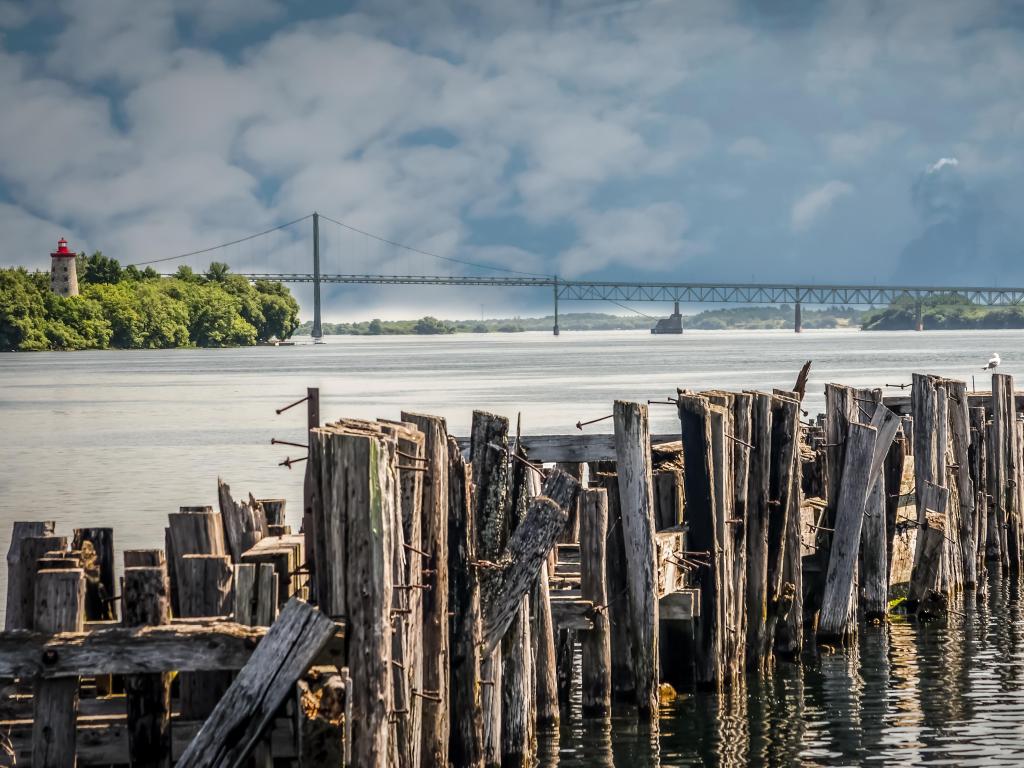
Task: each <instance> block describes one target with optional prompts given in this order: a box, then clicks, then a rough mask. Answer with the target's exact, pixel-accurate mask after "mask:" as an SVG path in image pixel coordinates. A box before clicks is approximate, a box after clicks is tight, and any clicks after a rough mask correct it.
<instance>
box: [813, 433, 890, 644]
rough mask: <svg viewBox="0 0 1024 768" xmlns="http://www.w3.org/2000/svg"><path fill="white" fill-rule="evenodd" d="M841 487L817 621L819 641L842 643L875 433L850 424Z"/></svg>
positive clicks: (844, 635) (846, 625)
mask: <svg viewBox="0 0 1024 768" xmlns="http://www.w3.org/2000/svg"><path fill="white" fill-rule="evenodd" d="M847 435H848V436H847V440H846V452H845V454H846V455H845V459H844V461H845V463H844V466H843V475H842V478H843V479H842V486H840V492H839V500H838V503H837V505H836V520H835V532H834V533H833V534H832V549H831V552H830V554H829V559H828V573H827V575H826V578H825V592H824V597H823V599H822V604H821V614H820V616H819V618H818V631H817V636H818V639H819V641H823V642H831V641H838V642H843V641H844V640H845V639H846V637H847V635H848V633H849V631H850V627H849V620H850V603H851V600H852V597H853V581H854V575H855V571H856V566H857V553H858V550H859V548H860V534H861V525H862V524H863V520H864V505H865V501H866V500H867V496H868V491H869V490H870V487H871V484H872V483H871V481H872V477H871V457H872V455H873V454H874V451H875V443H876V441H877V438H878V430H876V429H875V428H874V427H872V426H869V425H867V424H860V423H856V422H854V423H851V424H850V425H849V431H848V433H847Z"/></svg>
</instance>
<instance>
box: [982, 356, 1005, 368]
mask: <svg viewBox="0 0 1024 768" xmlns="http://www.w3.org/2000/svg"><path fill="white" fill-rule="evenodd" d="M1001 362H1002V360H1000V359H999V353H998V352H993V353H992V357H990V358H989V359H988V365H986V366H985V367H984V368H982V369H981V370H983V371H991V370H992V369H993V368H998V367H999V364H1000V363H1001Z"/></svg>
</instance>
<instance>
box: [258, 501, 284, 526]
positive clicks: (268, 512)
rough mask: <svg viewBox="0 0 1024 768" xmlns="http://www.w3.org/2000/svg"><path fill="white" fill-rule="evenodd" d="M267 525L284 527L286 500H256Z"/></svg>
mask: <svg viewBox="0 0 1024 768" xmlns="http://www.w3.org/2000/svg"><path fill="white" fill-rule="evenodd" d="M256 502H257V503H258V504H259V505H260V508H261V509H262V510H263V517H264V519H265V520H266V521H267V525H268V526H271V525H284V514H285V506H286V505H287V500H286V499H256Z"/></svg>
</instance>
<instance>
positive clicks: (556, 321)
mask: <svg viewBox="0 0 1024 768" xmlns="http://www.w3.org/2000/svg"><path fill="white" fill-rule="evenodd" d="M551 330H552V332H553V333H554V334H555V336H557V335H558V278H557V277H556V278H555V327H554V328H552V329H551Z"/></svg>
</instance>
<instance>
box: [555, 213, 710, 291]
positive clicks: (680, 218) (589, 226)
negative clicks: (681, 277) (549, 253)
mask: <svg viewBox="0 0 1024 768" xmlns="http://www.w3.org/2000/svg"><path fill="white" fill-rule="evenodd" d="M688 225H689V222H688V221H687V217H686V211H685V210H684V209H683V207H682V206H681V205H678V204H676V203H654V204H652V205H647V206H643V207H638V208H617V209H612V210H607V211H592V212H587V213H585V214H583V215H582V216H581V217H580V219H579V232H580V236H579V242H578V244H577V245H575V246H574V247H572V248H570V249H569V250H567V251H566V252H565V253H563V254H562V255H561V256H560V257H559V260H558V263H559V270H560V274H562V275H563V276H565V277H568V278H571V277H579V276H582V275H586V274H589V273H594V272H597V271H599V270H602V269H604V268H606V267H609V266H613V265H625V266H628V267H630V268H631V269H634V270H641V271H651V272H653V271H658V270H667V269H676V268H678V267H679V266H681V265H682V264H683V263H684V262H685V261H686V260H687V259H688V258H689V257H690V256H691V255H693V254H695V253H696V252H697V251H698V250H699V248H697V247H696V246H694V245H692V244H691V243H689V242H688V241H687V240H686V239H685V238H684V235H685V233H686V230H687V228H688Z"/></svg>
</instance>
